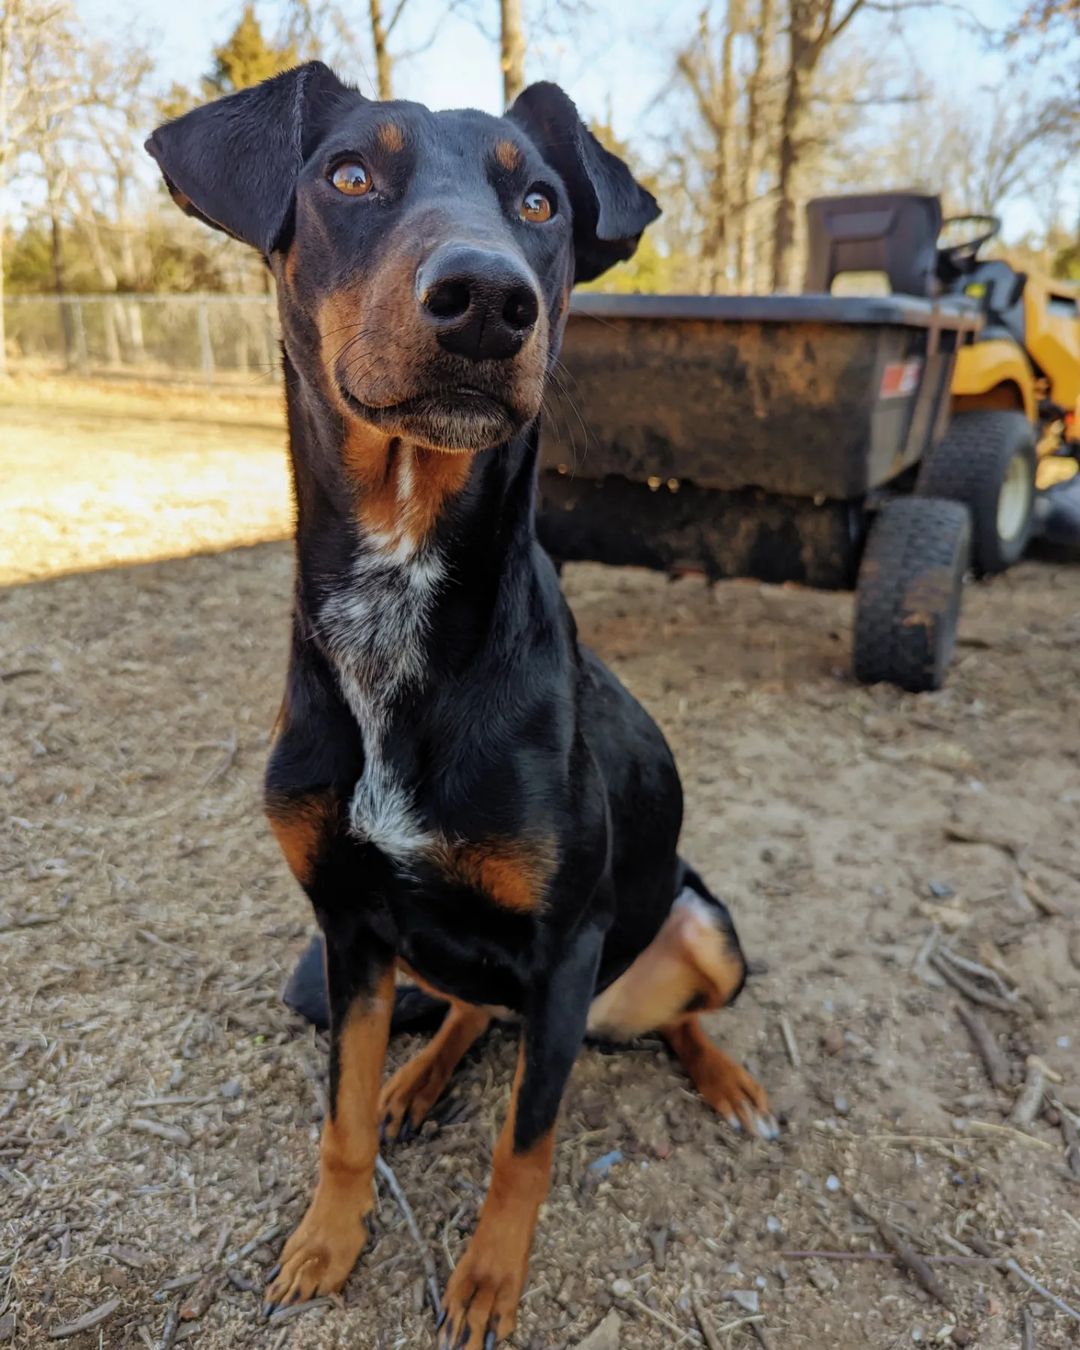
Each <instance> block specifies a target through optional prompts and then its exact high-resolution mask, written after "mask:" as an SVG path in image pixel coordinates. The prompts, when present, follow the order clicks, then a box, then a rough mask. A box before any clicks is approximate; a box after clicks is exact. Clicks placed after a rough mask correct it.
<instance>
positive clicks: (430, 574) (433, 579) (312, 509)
mask: <svg viewBox="0 0 1080 1350" xmlns="http://www.w3.org/2000/svg"><path fill="white" fill-rule="evenodd" d="M286 395H287V404H288V415H289V439H290V451H291V455H292V463H293V476H294V485H295V492H296V505H297V530H296V544H297V564H298V602H299V605H300V608H301V609H302V610H303V612H304V617H306V619H307V621H308V622H309V623H310V625H311V628H312V632H313V636H315V637H316V639H317V640H319V641H320V642H321V644H322V645H324V647H325V649H326V651H327V654H328V655H329V656H330V659H331V661H332V663H333V664H334V665H335V666H337V667H339V669H340V668H341V667H342V666H343V665H344V666H352V667H354V668H355V667H356V666H357V665H359V666H360V667H361V668H364V667H368V666H370V670H369V672H368V673H369V675H370V678H371V679H372V680H373V681H376V682H378V683H380V684H382V685H383V686H384V692H385V693H387V694H392V691H393V689H394V687H396V686H398V685H400V684H402V683H404V682H407V681H410V680H413V679H415V678H416V677H417V676H418V675H419V673H420V671H419V666H420V665H421V664H422V665H423V666H424V667H425V668H426V669H432V666H433V664H434V666H436V667H442V668H444V669H445V668H446V667H447V666H449V667H451V668H452V667H454V666H455V665H458V664H462V665H463V664H466V663H467V662H468V661H469V660H470V659H471V658H472V656H473V655H474V654H475V644H476V643H477V642H480V641H481V640H482V639H483V637H484V635H485V634H487V633H489V632H490V631H491V630H492V628H493V626H495V625H496V624H498V625H499V626H500V627H501V628H502V629H503V630H504V631H505V629H506V625H507V623H508V622H509V621H510V616H511V615H512V614H517V615H518V616H519V621H520V618H523V617H524V611H523V609H522V603H523V600H524V602H525V608H526V609H527V607H528V596H529V593H530V591H531V590H532V589H534V587H533V582H534V580H535V578H534V573H535V570H536V568H537V566H538V565H547V564H546V563H545V562H544V561H543V560H542V555H540V554H539V550H538V546H537V544H536V537H535V525H534V494H535V475H536V454H537V427H536V424H535V423H534V424H533V425H531V426H529V427H527V428H526V429H525V430H524V431H523V432H521V433H520V434H519V435H518V436H516V437H514V438H513V439H512V440H511V441H510V442H508V443H507V444H505V445H503V446H499V447H496V448H494V449H491V450H487V451H483V452H480V453H477V454H467V453H462V454H451V453H445V452H442V451H436V450H431V449H427V448H424V447H422V446H418V445H414V444H409V443H408V442H407V441H405V440H402V439H399V438H391V437H387V436H385V435H381V434H380V433H378V432H377V431H376V430H375V429H372V428H368V427H366V426H364V425H363V424H361V423H359V422H357V421H354V420H352V419H350V418H348V417H347V416H343V415H342V413H341V412H340V411H339V410H338V409H337V408H335V407H334V406H333V405H331V404H330V403H329V402H328V400H327V399H326V398H325V396H324V395H323V394H322V393H321V392H320V391H318V390H317V389H315V388H314V387H313V386H312V385H311V384H310V383H309V382H308V381H307V380H305V379H304V378H303V376H302V375H300V374H299V373H298V372H297V371H296V370H295V369H294V368H293V367H292V366H291V364H290V363H289V362H288V361H286ZM429 657H430V659H429Z"/></svg>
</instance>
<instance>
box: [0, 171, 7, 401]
mask: <svg viewBox="0 0 1080 1350" xmlns="http://www.w3.org/2000/svg"><path fill="white" fill-rule="evenodd" d="M2 200H3V192H0V201H2ZM6 229H7V217H6V216H5V214H4V211H3V209H2V208H0V380H2V379H4V377H5V376H6V375H7V332H6V329H5V326H4V231H5V230H6Z"/></svg>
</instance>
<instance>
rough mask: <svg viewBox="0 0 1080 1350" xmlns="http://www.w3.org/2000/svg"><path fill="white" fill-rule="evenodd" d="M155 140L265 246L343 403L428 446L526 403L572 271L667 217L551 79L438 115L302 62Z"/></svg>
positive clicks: (208, 212) (317, 373) (157, 149)
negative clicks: (502, 109)
mask: <svg viewBox="0 0 1080 1350" xmlns="http://www.w3.org/2000/svg"><path fill="white" fill-rule="evenodd" d="M147 149H148V150H149V152H150V153H151V154H152V155H153V157H154V158H155V159H156V160H157V162H158V164H159V166H160V168H161V171H162V173H163V175H164V177H165V180H166V183H167V184H168V187H169V190H170V192H171V193H172V195H173V198H174V199H175V200H176V202H177V203H178V204H179V205H180V206H181V207H182V208H183V209H184V210H185V211H187V212H188V213H189V214H191V215H194V216H197V217H199V218H200V219H202V220H204V221H206V222H207V223H208V224H211V225H215V226H217V227H218V228H219V229H222V230H225V231H227V232H228V233H229V234H231V235H233V236H235V237H236V238H238V239H241V240H243V241H244V242H245V243H247V244H250V245H252V246H253V247H254V248H257V249H258V250H259V251H260V252H261V253H262V254H263V255H264V256H265V257H266V258H267V259H268V260H269V262H270V265H271V267H272V268H273V270H274V273H275V276H276V278H277V282H278V292H279V303H280V308H281V317H282V325H283V330H284V336H285V344H286V349H287V351H288V353H289V356H290V359H291V360H292V361H293V363H294V365H296V366H297V367H298V369H300V370H301V372H302V373H303V374H304V375H305V377H306V378H308V379H309V380H312V381H314V382H316V384H317V386H318V387H319V388H320V389H321V390H322V391H323V393H324V395H325V396H326V397H327V398H329V399H330V400H331V401H332V402H333V404H334V405H335V406H336V408H337V409H338V410H339V411H340V412H341V413H342V415H343V416H345V417H348V418H352V419H358V420H359V421H360V422H361V423H362V424H366V425H367V426H368V427H373V428H376V429H377V430H378V431H379V432H381V433H383V434H386V435H389V436H402V437H406V438H408V439H409V440H411V441H414V442H416V443H417V444H420V445H424V446H427V447H430V448H432V449H439V450H451V451H453V450H482V449H486V448H489V447H491V446H494V445H498V444H501V443H503V442H505V441H506V440H507V439H508V438H509V437H510V436H512V435H513V434H514V433H515V432H516V431H518V430H519V429H520V428H521V427H523V426H524V425H525V424H526V423H528V422H529V421H531V420H532V419H533V418H534V417H535V416H536V414H537V412H538V411H539V407H540V400H541V397H542V394H543V388H544V381H545V377H546V374H547V371H548V369H549V367H550V364H551V362H552V361H553V359H554V357H555V354H556V352H557V350H558V346H559V342H560V339H561V334H562V328H563V324H564V322H565V316H566V309H567V304H568V300H569V293H570V288H571V286H572V285H573V283H574V281H583V280H587V279H589V278H592V277H595V276H598V275H599V274H600V273H601V272H603V271H604V270H605V269H606V268H608V267H610V266H611V265H612V264H613V263H615V262H617V261H619V260H620V259H623V258H628V257H629V256H630V255H631V254H632V253H633V251H634V248H635V247H636V245H637V241H638V239H639V237H640V235H641V232H642V230H644V228H645V226H646V225H648V224H649V223H650V222H651V221H652V220H654V219H655V218H656V216H657V215H658V214H659V210H658V208H657V205H656V202H655V201H654V200H653V198H652V196H651V195H650V194H649V193H648V192H646V191H645V189H644V188H642V187H641V186H640V184H638V183H637V182H636V181H635V180H634V178H633V176H632V174H631V173H630V171H629V169H628V168H627V167H626V165H625V164H624V163H623V162H622V161H621V160H620V159H617V158H616V157H615V156H614V155H612V154H609V153H608V151H606V150H605V149H604V148H603V146H601V145H600V143H599V142H598V141H597V140H596V138H595V137H594V136H593V135H592V133H591V132H590V131H589V130H588V128H587V127H585V126H584V124H583V123H582V122H581V119H580V118H579V117H578V114H577V111H576V109H575V108H574V105H573V104H572V103H571V102H570V100H569V99H568V98H567V96H566V95H565V94H564V93H563V92H562V90H561V89H559V88H558V87H557V86H555V85H552V84H536V85H533V86H531V87H530V88H529V89H526V90H525V92H524V93H523V94H522V95H521V96H520V97H519V98H518V99H517V101H516V102H515V103H514V105H513V107H512V108H511V109H510V110H509V112H508V113H507V114H506V116H505V117H501V118H499V117H489V116H487V115H486V114H483V113H479V112H473V111H459V112H441V113H433V112H430V111H429V110H428V109H427V108H424V107H421V106H420V105H419V104H415V103H404V102H387V103H377V102H371V101H370V100H368V99H366V98H364V97H363V96H362V95H361V94H359V93H358V92H357V91H356V90H354V89H351V88H349V87H347V86H346V85H344V84H342V83H341V82H340V81H339V80H338V79H337V78H336V77H335V76H334V75H333V73H332V72H331V71H330V70H328V69H327V67H326V66H324V65H322V64H321V63H320V62H311V63H310V64H308V65H305V66H300V67H298V68H297V69H295V70H291V71H288V72H286V73H285V74H283V75H279V76H277V77H275V78H274V79H272V80H267V81H266V82H265V83H263V84H260V85H257V86H255V87H254V88H252V89H246V90H243V91H242V92H240V93H237V94H231V95H229V96H228V97H226V98H223V99H219V100H217V101H216V102H214V103H210V104H207V105H206V106H204V107H201V108H196V109H195V110H194V111H193V112H190V113H187V114H185V115H184V116H183V117H180V118H178V119H177V120H176V121H173V122H168V123H166V124H165V125H164V126H162V127H159V128H158V129H157V131H155V132H154V133H153V135H152V136H151V137H150V139H149V140H148V141H147Z"/></svg>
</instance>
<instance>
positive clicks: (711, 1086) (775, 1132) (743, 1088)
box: [699, 1055, 780, 1139]
mask: <svg viewBox="0 0 1080 1350" xmlns="http://www.w3.org/2000/svg"><path fill="white" fill-rule="evenodd" d="M723 1058H724V1061H725V1062H724V1063H723V1065H715V1066H713V1072H712V1073H711V1074H710V1075H709V1082H708V1083H707V1084H699V1087H700V1088H701V1091H702V1095H703V1096H704V1097H705V1100H706V1101H707V1102H708V1103H709V1105H710V1106H711V1107H712V1108H713V1110H714V1111H718V1112H719V1113H720V1115H722V1116H723V1117H724V1119H725V1120H726V1121H727V1123H728V1124H729V1125H730V1126H731V1128H732V1129H733V1130H746V1131H747V1132H748V1133H749V1134H756V1135H758V1137H759V1138H761V1139H777V1138H779V1136H780V1127H779V1126H778V1125H777V1123H776V1118H775V1117H774V1116H773V1114H772V1111H771V1110H770V1109H769V1096H768V1093H767V1092H766V1091H765V1089H764V1088H763V1087H762V1086H761V1084H760V1083H759V1082H758V1081H757V1079H756V1078H754V1077H753V1076H752V1075H751V1074H749V1073H747V1071H746V1070H745V1069H744V1068H743V1067H742V1065H741V1064H736V1063H735V1061H734V1060H731V1059H728V1057H727V1056H726V1055H725V1056H724V1057H723Z"/></svg>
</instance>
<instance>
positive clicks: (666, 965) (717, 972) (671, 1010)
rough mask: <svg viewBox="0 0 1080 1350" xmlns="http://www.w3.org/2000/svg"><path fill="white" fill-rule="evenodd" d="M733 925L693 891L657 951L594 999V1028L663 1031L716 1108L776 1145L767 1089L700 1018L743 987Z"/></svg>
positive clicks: (679, 904)
mask: <svg viewBox="0 0 1080 1350" xmlns="http://www.w3.org/2000/svg"><path fill="white" fill-rule="evenodd" d="M699 884H700V883H699ZM729 925H730V920H729V919H728V918H727V912H726V910H725V909H724V908H723V906H722V905H720V903H719V902H718V901H716V900H714V899H713V898H712V897H711V896H709V895H708V892H703V891H699V890H698V889H697V888H696V887H691V886H687V888H685V889H684V890H683V891H682V892H681V893H680V894H679V896H678V898H677V899H676V901H675V903H674V905H673V906H672V909H671V913H670V914H669V915H668V917H667V919H666V920H665V921H664V924H663V927H662V928H661V929H660V932H659V933H657V935H656V937H655V938H653V940H652V942H651V943H650V944H649V946H648V947H646V948H645V950H644V951H643V952H642V953H641V954H640V956H638V958H637V960H635V961H634V962H633V964H632V965H631V966H630V967H629V969H628V970H626V971H624V972H623V974H622V975H620V976H619V978H618V979H617V980H616V981H615V982H614V984H612V985H610V986H609V987H608V988H607V989H605V990H604V991H603V992H602V993H601V994H599V995H598V996H597V997H596V998H595V999H594V1000H593V1004H592V1007H591V1008H590V1010H589V1030H590V1031H592V1032H595V1033H597V1034H599V1035H605V1036H611V1037H614V1038H616V1039H619V1040H625V1039H630V1038H632V1037H634V1036H639V1035H641V1034H643V1033H644V1032H646V1031H659V1032H660V1034H661V1035H662V1036H663V1037H664V1039H665V1040H666V1041H667V1042H668V1044H669V1045H670V1046H671V1048H672V1050H674V1052H675V1054H676V1055H677V1056H678V1057H679V1059H680V1061H681V1062H682V1064H683V1066H684V1067H685V1068H686V1070H687V1072H688V1073H689V1075H690V1077H691V1078H692V1079H693V1081H694V1084H695V1085H696V1087H697V1088H698V1090H699V1091H700V1092H701V1095H702V1096H703V1097H704V1098H705V1100H706V1101H707V1102H708V1103H709V1105H710V1106H712V1107H713V1109H714V1110H716V1111H718V1112H719V1113H720V1114H721V1115H722V1116H723V1117H724V1118H725V1120H727V1121H728V1123H729V1124H731V1125H733V1126H735V1127H740V1126H743V1127H745V1128H746V1129H748V1130H753V1131H754V1132H755V1133H757V1134H760V1135H762V1136H763V1137H764V1138H768V1139H771V1138H773V1137H774V1136H775V1134H776V1123H775V1121H774V1120H773V1118H772V1116H771V1114H770V1113H769V1102H768V1097H767V1096H766V1093H765V1090H764V1089H763V1088H762V1087H761V1086H760V1084H758V1083H757V1082H756V1081H755V1080H754V1079H753V1078H752V1077H751V1076H750V1074H748V1073H747V1072H746V1070H745V1069H743V1068H741V1067H740V1066H739V1065H738V1064H736V1063H735V1062H734V1060H732V1059H730V1058H729V1057H728V1056H727V1055H725V1054H724V1052H723V1051H722V1050H720V1049H719V1048H718V1047H717V1046H715V1045H713V1044H712V1042H711V1041H710V1040H709V1038H708V1037H707V1036H706V1034H705V1032H704V1030H703V1029H702V1027H701V1024H700V1020H699V1017H698V1014H699V1013H701V1012H708V1011H710V1010H712V1009H716V1008H722V1007H724V1006H725V1005H726V1004H728V1003H730V1002H731V1001H732V1000H733V999H734V997H735V996H736V995H737V994H738V992H739V990H740V989H741V987H742V984H743V980H744V978H745V973H746V966H745V962H744V960H743V957H742V953H741V951H740V950H739V946H738V942H737V940H736V939H735V937H734V934H733V932H732V931H731V930H730V927H729Z"/></svg>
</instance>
